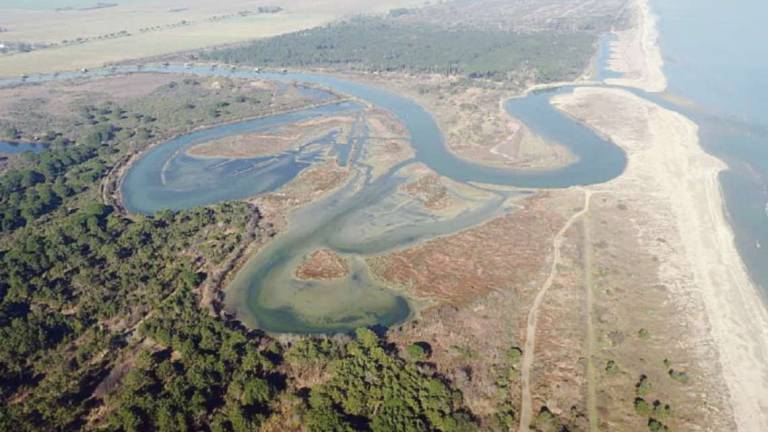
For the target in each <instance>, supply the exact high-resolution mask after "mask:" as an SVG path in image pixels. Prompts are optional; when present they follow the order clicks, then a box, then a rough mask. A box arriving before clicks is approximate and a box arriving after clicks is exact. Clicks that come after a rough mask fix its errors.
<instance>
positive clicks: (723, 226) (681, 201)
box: [552, 88, 768, 432]
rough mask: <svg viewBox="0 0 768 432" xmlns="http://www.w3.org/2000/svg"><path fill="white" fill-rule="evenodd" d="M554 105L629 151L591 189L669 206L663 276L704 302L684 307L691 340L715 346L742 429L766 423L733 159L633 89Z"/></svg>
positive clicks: (767, 397) (576, 96)
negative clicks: (724, 179) (736, 229)
mask: <svg viewBox="0 0 768 432" xmlns="http://www.w3.org/2000/svg"><path fill="white" fill-rule="evenodd" d="M552 102H553V104H554V105H555V106H556V107H557V108H558V109H560V110H562V111H564V112H566V113H567V114H569V115H571V116H573V117H575V118H577V119H579V120H581V121H583V122H584V123H586V124H587V125H589V126H590V127H592V128H594V129H595V130H597V131H598V132H600V133H602V134H605V135H607V136H608V137H610V138H611V139H612V140H613V141H614V142H615V143H616V144H617V145H619V146H621V147H622V148H624V149H625V151H626V152H627V154H628V157H629V165H628V167H627V170H626V172H625V173H624V175H622V176H620V177H619V178H617V179H615V180H613V181H611V182H608V183H606V184H604V185H600V186H595V187H593V189H594V190H602V191H609V192H611V193H614V194H617V195H621V194H630V193H631V194H642V195H644V199H646V202H647V204H648V205H649V206H659V207H658V208H666V209H669V210H670V211H671V214H672V215H673V219H674V220H670V221H667V222H668V223H669V224H670V226H669V227H668V228H669V229H670V230H672V232H674V233H675V234H676V235H675V237H676V238H677V239H676V242H678V243H679V244H678V245H677V246H678V248H677V250H678V251H679V252H678V253H677V254H675V256H670V257H665V259H664V265H663V266H662V267H661V270H660V274H659V279H660V281H662V282H665V283H667V284H669V286H671V287H672V289H674V290H675V293H676V295H677V296H678V297H679V298H680V301H681V303H682V304H686V305H689V304H703V310H704V314H703V316H699V315H701V314H697V313H696V311H695V310H683V312H684V313H688V314H690V316H691V322H693V323H694V324H695V325H694V327H695V328H692V332H691V333H692V334H691V337H692V338H696V339H699V340H697V341H696V342H697V343H700V344H702V345H713V346H714V348H715V349H716V352H717V355H718V357H719V365H716V364H713V365H711V367H712V369H713V370H717V369H719V371H720V375H721V377H720V378H721V379H722V381H723V382H724V383H725V385H726V387H727V392H728V398H729V401H730V408H731V410H732V414H733V418H734V420H735V422H736V424H737V426H738V430H740V431H745V432H746V431H749V432H752V431H755V432H757V431H765V430H768V391H767V389H768V310H766V308H765V306H764V304H763V302H762V300H761V298H760V296H759V294H758V292H757V289H756V287H755V286H754V285H753V284H752V282H751V280H750V278H749V276H748V274H747V272H746V269H745V267H744V264H743V262H742V260H741V257H740V256H739V254H738V252H737V249H736V245H735V243H734V236H733V232H732V230H731V227H730V225H729V223H728V220H727V218H726V215H725V211H724V205H723V197H722V193H721V190H720V185H719V180H718V176H719V174H720V172H722V171H723V170H724V169H726V165H725V164H724V163H723V162H721V161H720V160H719V159H717V158H715V157H713V156H711V155H709V154H707V153H706V152H704V151H703V150H702V149H701V147H700V146H699V143H698V127H697V126H696V125H695V124H694V123H693V122H692V121H690V120H689V119H687V118H685V117H684V116H682V115H680V114H679V113H676V112H673V111H670V110H667V109H664V108H661V107H659V106H657V105H655V104H653V103H651V102H649V101H647V100H645V99H642V98H640V97H638V96H636V95H634V94H632V93H630V92H628V91H625V90H619V89H606V88H577V89H575V90H574V92H573V93H570V94H565V95H560V96H557V97H556V98H553V101H552ZM652 208H653V207H652ZM683 297H689V299H684V298H683ZM691 309H695V308H691Z"/></svg>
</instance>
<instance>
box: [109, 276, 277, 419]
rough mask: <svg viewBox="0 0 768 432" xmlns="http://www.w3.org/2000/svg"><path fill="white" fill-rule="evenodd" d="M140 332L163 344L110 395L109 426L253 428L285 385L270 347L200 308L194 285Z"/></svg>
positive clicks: (169, 302) (166, 304)
mask: <svg viewBox="0 0 768 432" xmlns="http://www.w3.org/2000/svg"><path fill="white" fill-rule="evenodd" d="M141 333H142V334H143V335H145V336H147V337H149V338H151V339H152V340H154V341H157V342H159V343H160V344H161V346H162V348H161V349H159V350H158V351H155V352H151V353H150V352H148V351H144V352H143V353H142V354H141V356H140V358H139V361H138V362H137V364H136V367H135V368H134V369H133V370H132V371H131V372H130V373H129V374H128V375H127V376H126V377H125V379H124V383H125V384H124V385H123V386H122V387H121V388H120V389H119V391H118V392H117V393H116V394H115V395H114V396H112V397H111V398H110V401H109V402H110V404H111V405H113V406H115V410H114V411H113V412H112V413H111V414H110V416H109V419H108V422H109V425H110V428H114V429H117V430H125V431H133V430H136V431H141V430H160V431H163V430H185V429H186V430H204V429H208V428H209V427H210V428H211V429H214V430H222V431H248V430H255V429H256V428H258V426H259V425H261V424H262V423H263V422H264V420H265V419H266V418H267V417H268V416H269V414H270V411H271V406H272V404H273V401H274V399H275V395H276V394H277V393H278V392H279V391H280V390H282V387H283V385H282V381H283V380H282V378H281V377H280V375H279V374H277V373H276V372H275V365H274V363H273V361H272V360H270V357H269V356H270V352H269V349H268V348H266V349H265V348H263V347H261V346H260V345H259V342H260V337H253V336H252V337H247V336H246V335H245V334H244V333H243V332H242V331H240V330H238V329H232V328H228V327H227V326H226V325H225V324H224V323H223V322H221V321H219V320H217V319H216V318H213V317H211V316H210V315H209V314H208V313H207V312H204V311H202V310H200V309H199V307H198V306H197V298H196V296H195V295H194V294H193V293H192V292H191V291H190V290H189V289H183V290H181V291H179V292H178V293H176V294H174V295H173V296H172V297H171V298H169V299H168V300H167V301H166V302H164V304H163V305H162V306H161V307H160V308H159V309H157V313H155V314H153V317H152V318H150V319H148V320H147V321H146V322H145V323H144V324H143V325H142V327H141Z"/></svg>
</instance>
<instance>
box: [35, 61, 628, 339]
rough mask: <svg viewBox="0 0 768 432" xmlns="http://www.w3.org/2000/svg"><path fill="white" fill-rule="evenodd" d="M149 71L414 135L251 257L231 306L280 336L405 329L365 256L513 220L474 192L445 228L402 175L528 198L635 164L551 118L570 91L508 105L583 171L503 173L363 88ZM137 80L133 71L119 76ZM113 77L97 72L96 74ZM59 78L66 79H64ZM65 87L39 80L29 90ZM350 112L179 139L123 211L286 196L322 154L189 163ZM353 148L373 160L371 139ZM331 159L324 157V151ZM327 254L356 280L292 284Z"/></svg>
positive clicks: (362, 136)
mask: <svg viewBox="0 0 768 432" xmlns="http://www.w3.org/2000/svg"><path fill="white" fill-rule="evenodd" d="M144 70H146V71H151V72H175V73H193V74H198V75H217V76H218V75H221V76H231V77H239V78H261V79H272V80H276V81H282V82H286V81H299V82H307V83H312V84H315V85H319V86H323V87H327V88H330V89H333V90H334V91H336V92H339V93H343V94H346V95H349V96H353V97H355V98H358V99H361V100H365V101H367V102H369V103H371V104H372V105H375V106H377V107H379V108H383V109H385V110H387V111H389V112H391V113H392V114H394V115H395V116H396V117H397V118H398V119H399V120H400V121H401V122H402V123H403V125H404V126H405V127H406V128H407V130H408V132H409V134H410V137H411V145H412V147H413V149H414V150H415V157H414V159H412V160H408V161H405V162H402V163H401V164H399V165H398V166H395V167H393V168H391V169H390V170H389V171H388V172H386V173H384V174H383V175H380V176H377V177H375V178H374V177H373V175H372V171H373V170H372V167H370V166H367V165H366V164H365V163H364V162H361V161H360V160H359V158H358V159H356V160H353V161H350V164H351V165H352V167H353V168H354V174H353V175H352V178H351V179H350V180H349V181H348V182H347V183H346V184H345V185H344V186H342V187H341V188H340V189H339V190H337V191H335V192H333V193H331V194H330V195H328V196H327V197H325V198H323V199H321V200H319V201H317V202H314V203H311V204H309V205H307V206H305V207H303V208H301V209H299V210H297V211H295V212H293V213H292V214H291V215H290V221H289V226H288V229H287V230H285V231H284V232H282V233H281V234H280V235H279V236H278V237H277V238H275V239H274V240H272V241H271V242H270V243H269V244H268V245H266V247H265V248H264V249H263V250H261V251H260V252H259V253H257V254H255V255H254V256H252V257H251V258H250V259H249V260H248V262H247V263H246V264H245V265H244V267H243V269H242V270H241V271H240V272H239V273H238V274H237V275H236V277H235V279H234V281H233V282H232V283H231V284H230V286H229V287H227V292H226V300H225V302H226V304H227V307H228V308H229V309H230V310H233V311H235V312H236V314H237V316H238V318H239V319H241V320H242V321H243V322H244V323H246V324H247V325H250V326H253V327H260V328H262V329H264V330H267V331H271V332H290V333H316V332H337V331H347V330H350V329H353V328H355V327H359V326H364V325H374V324H380V325H384V326H387V325H391V324H394V323H397V322H401V321H403V320H405V319H407V318H408V317H409V316H410V314H411V307H410V306H409V303H408V301H407V300H406V298H405V297H404V296H403V295H400V294H399V293H397V292H396V291H394V290H392V289H390V288H389V287H387V286H385V285H384V284H382V283H381V282H380V281H377V280H376V279H374V278H373V277H372V276H371V274H370V273H369V271H368V267H367V265H366V263H365V257H367V256H371V255H376V254H380V253H383V252H386V251H390V250H394V249H398V248H403V247H407V246H409V245H412V244H416V243H419V242H423V241H425V240H428V239H430V238H434V237H436V236H440V235H447V234H451V233H454V232H456V231H459V230H462V229H465V228H467V227H471V226H474V225H477V224H480V223H482V222H484V221H487V220H489V219H490V218H493V217H495V216H498V215H501V214H503V213H505V212H508V211H510V208H508V202H509V200H508V199H507V198H509V197H510V195H511V194H514V193H512V192H499V191H491V190H488V189H480V188H475V190H476V192H475V193H470V194H468V195H467V196H464V197H461V198H462V200H465V201H468V202H472V205H471V206H469V207H467V208H466V209H464V210H463V211H461V212H460V213H459V214H457V215H453V216H452V217H450V218H436V217H435V216H434V215H433V214H429V213H428V212H425V211H423V209H420V208H418V206H414V205H404V204H403V202H402V197H401V196H400V197H398V189H399V186H400V185H401V184H402V183H403V182H404V181H405V180H406V178H407V175H406V174H405V173H404V171H405V170H407V169H408V167H409V166H410V165H412V164H414V163H416V162H420V163H423V164H424V165H426V166H428V167H429V168H430V169H431V170H433V171H435V172H436V173H437V174H439V175H441V176H445V177H447V178H450V179H452V180H454V181H456V182H459V183H462V184H465V185H467V187H468V188H471V187H472V186H471V185H476V184H495V185H503V186H514V187H520V188H562V187H569V186H574V185H587V184H594V183H601V182H605V181H608V180H610V179H612V178H614V177H616V176H618V175H619V174H621V173H622V172H623V170H624V168H625V167H626V155H625V154H624V152H623V151H622V150H621V149H619V148H618V147H616V146H615V145H613V144H612V143H610V142H609V141H607V140H605V139H603V138H601V137H599V136H597V135H596V134H594V133H593V132H592V131H591V130H589V129H588V128H586V127H584V126H582V125H581V124H579V123H578V122H576V121H574V120H572V119H570V118H568V117H567V116H565V115H563V114H561V113H560V112H558V111H557V110H556V109H554V108H553V107H552V106H551V105H550V103H549V99H550V98H551V97H552V96H554V95H555V94H557V93H560V92H568V91H571V89H570V88H568V87H562V88H558V89H554V90H547V91H541V92H534V93H531V94H529V95H527V96H526V97H522V98H519V99H512V100H510V101H508V102H507V104H506V109H507V110H508V111H509V113H510V114H511V115H512V116H514V117H517V118H519V119H520V120H521V121H523V122H524V123H525V124H526V125H527V126H528V127H529V128H530V129H531V130H533V131H534V132H535V133H537V134H539V135H541V136H542V137H544V138H547V139H549V140H552V141H555V142H558V143H560V144H562V145H564V146H566V147H568V148H569V150H570V151H571V152H572V153H573V154H574V155H575V156H576V162H574V163H572V164H571V165H568V166H566V167H564V168H560V169H555V170H538V171H537V170H521V171H513V170H504V169H499V168H492V167H487V166H483V165H480V164H476V163H472V162H469V161H466V160H463V159H460V158H458V157H457V156H455V155H454V154H453V153H451V152H450V151H449V150H448V149H447V148H446V147H445V144H444V140H443V136H442V134H441V132H440V129H439V128H438V126H437V124H436V122H435V121H434V119H433V118H432V116H431V115H430V114H429V113H428V112H426V111H425V110H424V109H423V108H422V107H420V106H419V105H418V104H416V103H414V102H413V101H411V100H409V99H407V98H405V97H401V96H398V95H396V94H394V93H391V92H388V91H386V90H382V89H379V88H375V87H372V86H368V85H363V84H360V83H355V82H351V81H347V80H343V79H338V78H335V77H330V76H325V75H316V74H302V73H289V74H266V73H260V74H257V73H254V72H248V71H234V72H232V71H224V70H220V69H210V68H202V67H193V68H183V67H180V66H179V67H177V66H171V67H158V68H145V69H144ZM133 71H135V69H134V70H133ZM119 72H130V70H128V69H126V68H120V69H118V70H115V71H114V73H119ZM109 73H113V72H103V71H97V72H96V74H103V75H104V74H109ZM64 77H67V75H65V74H62V75H61V76H59V77H58V78H59V79H60V78H64ZM46 79H56V78H50V77H32V78H30V81H44V80H46ZM360 109H361V105H358V104H356V103H343V104H338V105H328V106H325V107H322V108H319V109H314V110H307V111H301V112H297V113H291V114H283V115H278V116H274V117H269V118H265V119H258V120H251V121H245V122H240V123H235V124H227V125H222V126H218V127H213V128H210V129H207V130H204V131H198V132H194V133H191V134H188V135H184V136H181V137H178V138H176V139H174V140H170V141H168V142H166V143H164V144H161V145H159V146H158V147H156V148H154V149H152V150H150V151H149V152H147V154H145V155H144V156H143V157H142V158H141V159H139V160H138V161H137V162H136V163H135V164H134V165H133V166H132V167H131V169H130V170H129V171H128V173H127V174H126V177H125V179H124V182H123V184H122V193H123V197H124V201H125V205H126V207H127V208H128V209H129V210H131V211H136V212H144V213H151V212H154V211H156V210H159V209H162V208H169V209H183V208H189V207H195V206H200V205H205V204H210V203H214V202H218V201H223V200H230V199H238V198H245V197H249V196H253V195H256V194H259V193H264V192H270V191H273V190H276V189H278V188H279V187H281V186H282V185H284V184H285V183H287V182H288V181H290V180H291V179H292V178H294V177H295V176H296V175H297V174H298V173H299V172H300V171H301V170H302V169H304V168H306V167H307V166H310V165H311V164H312V163H314V162H315V161H316V160H321V159H322V156H321V154H322V153H323V151H324V150H323V144H325V145H327V144H328V142H325V143H312V144H311V145H309V146H307V147H306V148H302V149H299V150H297V151H295V152H286V153H281V154H280V155H275V156H271V157H268V158H255V159H246V160H243V159H238V160H227V159H201V158H193V157H190V156H188V155H186V154H185V152H184V150H185V149H187V148H189V147H190V146H192V145H195V144H198V143H202V142H206V141H210V140H212V139H217V138H221V137H225V136H230V135H235V134H241V133H244V132H248V131H256V130H268V129H270V128H274V127H277V126H279V125H283V124H288V123H291V122H294V121H298V120H301V119H304V118H310V117H312V116H321V115H327V114H329V113H334V112H340V111H344V110H346V111H354V110H360ZM351 141H354V144H355V145H357V146H359V148H358V150H359V151H355V152H352V153H353V154H358V155H359V154H364V153H365V147H366V144H367V135H366V131H365V130H362V131H360V133H359V134H358V135H357V136H353V137H352V139H351ZM326 150H327V149H326ZM320 248H327V249H331V250H334V251H336V252H339V253H341V254H342V255H344V256H345V257H347V258H348V259H349V262H350V265H349V267H350V271H349V274H348V275H347V276H346V277H344V278H342V279H340V280H334V281H305V280H299V279H297V278H295V277H294V272H295V269H296V266H297V265H298V264H299V263H300V261H301V260H302V259H303V257H304V256H306V255H307V254H308V253H310V252H311V251H313V250H317V249H320Z"/></svg>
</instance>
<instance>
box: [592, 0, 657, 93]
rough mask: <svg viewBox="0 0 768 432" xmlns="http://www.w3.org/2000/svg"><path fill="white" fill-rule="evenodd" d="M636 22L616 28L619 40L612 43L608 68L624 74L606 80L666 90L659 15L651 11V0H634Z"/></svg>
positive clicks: (646, 89) (625, 84) (650, 90)
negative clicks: (658, 23) (620, 28)
mask: <svg viewBox="0 0 768 432" xmlns="http://www.w3.org/2000/svg"><path fill="white" fill-rule="evenodd" d="M630 7H632V8H634V11H633V16H632V20H633V25H632V27H631V28H629V29H627V30H622V31H617V32H615V33H616V41H614V42H613V43H611V58H610V59H609V60H608V68H609V69H610V70H612V71H614V72H620V73H622V74H624V76H623V77H621V78H611V79H607V80H606V83H608V84H613V85H620V86H627V87H636V88H639V89H642V90H645V91H647V92H653V93H658V92H663V91H664V90H665V89H666V88H667V78H666V77H665V76H664V71H663V70H662V66H663V65H664V61H663V60H662V57H661V49H660V48H659V44H658V39H659V32H658V30H657V29H656V16H655V15H653V13H652V12H651V8H650V6H649V5H648V0H633V2H632V4H631V5H630Z"/></svg>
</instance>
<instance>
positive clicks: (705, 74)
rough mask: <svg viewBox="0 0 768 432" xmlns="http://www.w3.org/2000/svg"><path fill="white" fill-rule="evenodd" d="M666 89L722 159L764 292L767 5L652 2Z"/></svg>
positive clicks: (745, 254)
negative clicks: (665, 78)
mask: <svg viewBox="0 0 768 432" xmlns="http://www.w3.org/2000/svg"><path fill="white" fill-rule="evenodd" d="M652 6H653V9H654V12H655V13H656V14H657V15H658V16H659V21H658V25H659V33H660V46H661V49H662V54H663V56H664V61H665V65H664V72H665V74H666V75H667V79H668V82H669V89H668V93H670V94H672V95H674V96H675V97H676V98H683V99H685V100H687V103H685V104H677V105H676V106H675V107H674V109H676V110H678V111H680V112H682V113H683V114H685V115H686V116H688V117H690V118H691V119H692V120H693V121H694V122H696V123H697V124H698V125H699V127H700V138H701V143H702V146H703V147H704V149H705V150H706V151H708V152H709V153H711V154H713V155H715V156H717V157H718V158H720V159H722V160H724V161H725V162H726V163H728V166H729V168H730V169H729V171H727V172H724V173H723V174H722V175H721V178H720V180H721V185H722V188H723V192H724V195H725V202H726V209H727V212H728V216H729V218H730V220H731V223H732V227H733V229H734V233H735V235H736V243H737V246H738V248H739V252H740V254H741V256H742V258H743V259H744V261H745V263H746V265H747V268H748V270H749V272H750V275H751V276H752V279H753V280H754V281H755V282H756V283H757V284H758V285H759V286H760V289H761V291H762V293H763V295H764V297H766V296H768V110H767V109H766V107H767V106H768V45H766V44H765V41H766V40H768V26H766V25H765V16H766V15H767V14H768V3H766V2H765V1H761V0H743V1H741V2H738V5H736V4H734V5H730V4H727V5H726V4H725V3H723V2H720V1H716V0H652Z"/></svg>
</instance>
